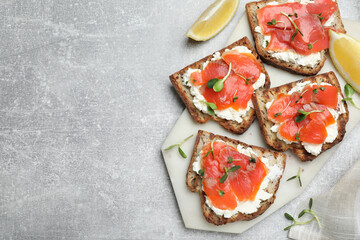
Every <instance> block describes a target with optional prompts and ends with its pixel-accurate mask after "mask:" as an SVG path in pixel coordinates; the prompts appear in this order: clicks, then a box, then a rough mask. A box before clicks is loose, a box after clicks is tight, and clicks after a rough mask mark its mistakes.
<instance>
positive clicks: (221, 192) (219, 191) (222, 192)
mask: <svg viewBox="0 0 360 240" xmlns="http://www.w3.org/2000/svg"><path fill="white" fill-rule="evenodd" d="M217 191H218V193H219V195H220V196H224V194H225V193H224V191H223V190H217Z"/></svg>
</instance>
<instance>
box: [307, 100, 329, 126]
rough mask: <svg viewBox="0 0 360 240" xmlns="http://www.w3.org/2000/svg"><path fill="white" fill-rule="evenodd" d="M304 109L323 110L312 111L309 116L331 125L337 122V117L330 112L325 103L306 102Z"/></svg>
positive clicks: (309, 110)
mask: <svg viewBox="0 0 360 240" xmlns="http://www.w3.org/2000/svg"><path fill="white" fill-rule="evenodd" d="M302 109H303V110H304V111H306V112H311V111H314V110H321V111H323V112H313V113H310V114H309V115H308V117H309V118H310V119H312V120H316V121H320V122H323V123H324V124H325V126H329V125H331V124H334V123H335V119H334V117H333V115H332V114H331V113H330V111H329V109H328V108H327V107H326V106H324V105H320V104H316V103H311V104H306V105H304V106H303V107H302Z"/></svg>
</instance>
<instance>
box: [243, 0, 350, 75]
mask: <svg viewBox="0 0 360 240" xmlns="http://www.w3.org/2000/svg"><path fill="white" fill-rule="evenodd" d="M274 1H275V2H278V3H279V4H283V3H286V2H288V1H287V0H264V1H259V2H250V3H247V4H246V13H247V17H248V20H249V25H250V29H251V32H252V35H253V38H254V41H255V47H256V50H257V52H258V54H259V55H260V57H261V59H262V60H263V61H264V62H265V63H268V64H271V65H273V66H275V67H278V68H281V69H283V70H286V71H290V72H293V73H297V74H302V75H315V74H317V73H318V72H319V71H320V70H321V68H322V67H323V66H324V63H325V61H326V56H325V53H326V50H323V51H321V52H320V54H321V61H320V62H319V63H318V64H316V65H315V66H314V67H311V66H302V65H299V64H295V63H292V62H287V61H283V60H279V59H277V58H275V57H273V56H272V53H270V52H269V51H267V50H266V49H265V48H264V47H263V44H262V43H263V41H264V35H262V34H261V33H258V32H255V28H256V27H257V26H259V20H258V18H257V10H258V9H260V8H263V7H265V6H266V4H267V3H268V2H274ZM334 15H335V19H334V21H333V24H332V27H334V28H335V29H337V31H339V32H342V33H346V31H345V28H344V24H343V23H342V21H341V16H340V11H339V8H338V9H337V10H336V11H335V12H334Z"/></svg>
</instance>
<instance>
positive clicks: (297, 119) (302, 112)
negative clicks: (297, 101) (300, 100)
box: [295, 110, 325, 123]
mask: <svg viewBox="0 0 360 240" xmlns="http://www.w3.org/2000/svg"><path fill="white" fill-rule="evenodd" d="M324 111H325V110H313V111H310V112H305V111H303V110H298V112H299V113H300V115H299V116H297V117H296V118H295V122H297V123H299V122H301V121H302V120H304V119H305V118H306V117H307V116H308V115H309V114H310V113H321V112H324Z"/></svg>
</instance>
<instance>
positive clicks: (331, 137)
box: [266, 81, 346, 156]
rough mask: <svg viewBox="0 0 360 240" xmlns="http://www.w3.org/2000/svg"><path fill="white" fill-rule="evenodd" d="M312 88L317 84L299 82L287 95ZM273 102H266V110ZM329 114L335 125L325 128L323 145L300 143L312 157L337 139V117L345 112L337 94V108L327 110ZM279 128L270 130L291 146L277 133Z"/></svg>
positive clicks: (278, 125) (277, 126)
mask: <svg viewBox="0 0 360 240" xmlns="http://www.w3.org/2000/svg"><path fill="white" fill-rule="evenodd" d="M308 85H309V86H314V85H317V83H311V82H310V81H305V82H300V83H297V84H296V86H295V87H293V88H292V89H291V90H290V91H289V92H288V93H287V94H288V95H291V94H293V93H294V92H302V91H303V89H304V87H306V86H308ZM325 85H329V86H332V85H331V84H329V83H321V84H320V86H325ZM273 102H274V100H272V101H271V102H268V103H266V109H267V110H269V108H270V107H271V104H272V103H273ZM328 110H329V112H330V113H331V114H332V115H333V117H334V119H335V123H334V124H331V125H329V126H327V127H326V132H327V134H328V136H327V137H326V139H325V141H324V143H322V144H313V143H306V142H301V144H302V145H303V146H304V148H305V150H306V151H307V152H308V153H310V154H312V155H314V156H317V155H319V154H320V152H321V149H322V146H323V144H325V143H332V142H333V141H335V139H336V138H337V135H338V125H337V121H336V120H337V119H338V118H339V115H340V114H343V113H345V112H346V110H345V107H344V104H343V102H342V97H341V95H340V93H339V95H338V107H337V110H335V109H332V108H328ZM279 127H280V124H275V125H274V126H272V127H271V128H270V130H271V131H272V132H274V133H276V136H277V137H278V138H279V139H280V140H282V141H284V142H286V143H287V144H291V143H292V142H290V141H288V140H287V139H285V138H283V137H282V136H281V135H280V134H279V132H278V129H279Z"/></svg>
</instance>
